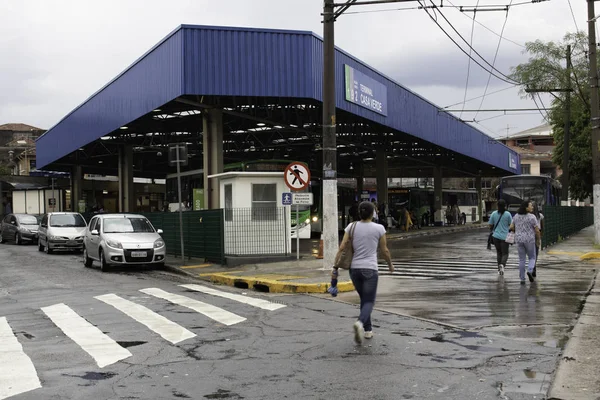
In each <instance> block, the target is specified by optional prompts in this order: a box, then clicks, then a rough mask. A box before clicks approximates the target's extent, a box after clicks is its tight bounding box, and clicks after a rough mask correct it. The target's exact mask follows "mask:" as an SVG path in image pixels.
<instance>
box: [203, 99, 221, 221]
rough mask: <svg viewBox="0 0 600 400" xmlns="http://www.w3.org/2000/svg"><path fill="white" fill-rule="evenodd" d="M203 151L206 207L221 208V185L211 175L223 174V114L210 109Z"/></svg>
mask: <svg viewBox="0 0 600 400" xmlns="http://www.w3.org/2000/svg"><path fill="white" fill-rule="evenodd" d="M202 151H203V153H204V156H203V162H204V206H205V207H206V208H207V209H209V210H214V209H218V208H220V207H221V196H220V191H221V189H220V187H221V186H220V184H219V180H218V179H214V178H213V179H208V176H209V175H215V174H220V173H222V172H223V112H222V111H221V110H218V109H209V110H206V111H205V112H204V113H203V134H202Z"/></svg>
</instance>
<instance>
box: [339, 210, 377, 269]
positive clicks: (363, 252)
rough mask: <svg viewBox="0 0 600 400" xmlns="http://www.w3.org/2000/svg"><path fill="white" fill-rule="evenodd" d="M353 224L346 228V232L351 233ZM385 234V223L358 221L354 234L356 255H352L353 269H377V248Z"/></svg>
mask: <svg viewBox="0 0 600 400" xmlns="http://www.w3.org/2000/svg"><path fill="white" fill-rule="evenodd" d="M351 229H352V224H350V225H348V226H347V227H346V229H345V231H346V233H348V234H349V233H350V230H351ZM383 235H385V228H384V227H383V225H380V224H376V223H375V222H362V221H359V222H357V223H356V228H355V229H354V236H353V238H352V247H353V248H354V256H353V257H352V264H351V265H350V268H351V269H372V270H375V271H377V270H378V269H379V268H378V267H377V248H378V247H379V239H381V237H382V236H383Z"/></svg>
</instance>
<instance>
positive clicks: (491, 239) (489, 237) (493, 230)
mask: <svg viewBox="0 0 600 400" xmlns="http://www.w3.org/2000/svg"><path fill="white" fill-rule="evenodd" d="M504 213H505V211H503V212H502V214H500V216H499V217H498V222H496V225H494V229H492V231H491V232H490V235H489V236H488V242H487V248H488V250H491V249H492V243H494V232H496V228H497V227H498V224H499V223H500V220H501V219H502V217H503V216H504Z"/></svg>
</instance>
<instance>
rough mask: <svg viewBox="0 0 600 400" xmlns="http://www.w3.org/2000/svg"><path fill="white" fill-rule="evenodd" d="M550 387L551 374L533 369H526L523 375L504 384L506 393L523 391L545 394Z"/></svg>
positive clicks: (524, 392) (532, 393)
mask: <svg viewBox="0 0 600 400" xmlns="http://www.w3.org/2000/svg"><path fill="white" fill-rule="evenodd" d="M549 387H550V375H549V374H545V373H541V372H537V371H534V370H531V369H524V370H523V375H520V376H517V377H515V379H514V380H513V381H512V382H510V383H506V384H504V385H502V391H503V392H504V393H521V394H531V395H538V394H539V395H542V396H543V395H545V394H546V392H547V391H548V389H549Z"/></svg>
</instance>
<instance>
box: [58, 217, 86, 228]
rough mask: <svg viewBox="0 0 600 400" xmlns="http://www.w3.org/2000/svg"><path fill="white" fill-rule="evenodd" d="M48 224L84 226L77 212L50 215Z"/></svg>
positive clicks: (68, 226)
mask: <svg viewBox="0 0 600 400" xmlns="http://www.w3.org/2000/svg"><path fill="white" fill-rule="evenodd" d="M50 226H53V227H55V228H85V226H86V224H85V220H84V219H83V217H82V216H81V215H79V214H64V215H63V214H59V215H51V216H50Z"/></svg>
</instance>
